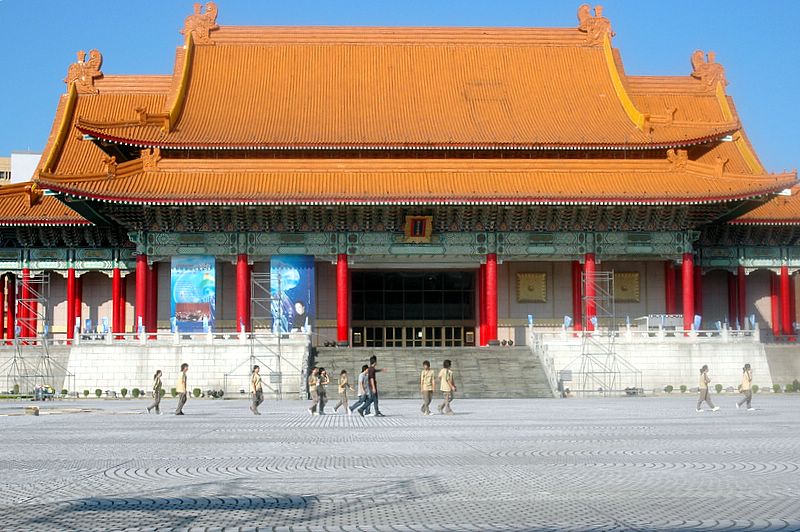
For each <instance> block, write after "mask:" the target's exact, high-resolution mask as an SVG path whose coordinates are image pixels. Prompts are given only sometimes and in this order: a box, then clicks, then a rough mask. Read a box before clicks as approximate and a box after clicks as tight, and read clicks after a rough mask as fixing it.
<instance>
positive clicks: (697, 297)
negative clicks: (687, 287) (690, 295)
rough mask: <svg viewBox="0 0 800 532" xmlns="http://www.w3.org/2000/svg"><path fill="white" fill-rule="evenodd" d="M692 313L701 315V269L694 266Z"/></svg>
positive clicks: (696, 265)
mask: <svg viewBox="0 0 800 532" xmlns="http://www.w3.org/2000/svg"><path fill="white" fill-rule="evenodd" d="M694 313H695V314H700V315H701V316H702V315H703V268H702V267H701V266H700V265H699V264H695V266H694Z"/></svg>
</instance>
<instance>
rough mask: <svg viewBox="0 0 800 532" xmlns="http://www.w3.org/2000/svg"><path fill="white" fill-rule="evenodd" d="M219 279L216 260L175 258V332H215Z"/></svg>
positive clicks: (173, 311)
mask: <svg viewBox="0 0 800 532" xmlns="http://www.w3.org/2000/svg"><path fill="white" fill-rule="evenodd" d="M216 290H217V277H216V265H215V259H214V257H213V256H200V255H197V256H188V257H172V271H171V282H170V294H171V297H170V300H171V302H170V304H171V307H170V308H171V316H172V319H171V321H172V323H173V329H174V327H177V328H178V331H180V332H187V333H192V332H208V331H213V330H214V319H215V316H216V310H217V309H216V306H217V297H216Z"/></svg>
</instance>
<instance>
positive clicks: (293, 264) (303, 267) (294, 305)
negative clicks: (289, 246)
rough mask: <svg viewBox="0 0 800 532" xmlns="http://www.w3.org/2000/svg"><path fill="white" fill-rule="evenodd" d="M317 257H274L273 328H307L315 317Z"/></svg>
mask: <svg viewBox="0 0 800 532" xmlns="http://www.w3.org/2000/svg"><path fill="white" fill-rule="evenodd" d="M314 283H315V280H314V257H313V256H311V255H277V256H273V257H272V258H271V260H270V293H271V296H270V297H271V298H272V302H271V305H270V306H271V308H272V330H273V332H276V333H278V332H290V331H295V332H307V331H310V330H311V329H310V326H311V324H312V322H313V319H314V314H315V312H314V311H315V309H316V302H315V301H314V294H315V286H314Z"/></svg>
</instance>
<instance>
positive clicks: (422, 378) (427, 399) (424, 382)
mask: <svg viewBox="0 0 800 532" xmlns="http://www.w3.org/2000/svg"><path fill="white" fill-rule="evenodd" d="M435 382H436V381H435V379H434V378H433V370H432V369H431V363H430V362H429V361H427V360H426V361H425V362H423V363H422V371H421V372H420V374H419V391H420V393H421V394H422V408H420V410H421V411H422V415H424V416H430V415H431V401H432V400H433V392H435V391H436V384H435Z"/></svg>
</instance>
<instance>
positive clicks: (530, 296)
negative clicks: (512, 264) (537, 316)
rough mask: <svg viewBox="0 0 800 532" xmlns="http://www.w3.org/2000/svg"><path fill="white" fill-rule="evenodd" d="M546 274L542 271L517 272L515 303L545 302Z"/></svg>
mask: <svg viewBox="0 0 800 532" xmlns="http://www.w3.org/2000/svg"><path fill="white" fill-rule="evenodd" d="M546 302H547V274H546V273H544V272H531V273H518V274H517V303H546Z"/></svg>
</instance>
